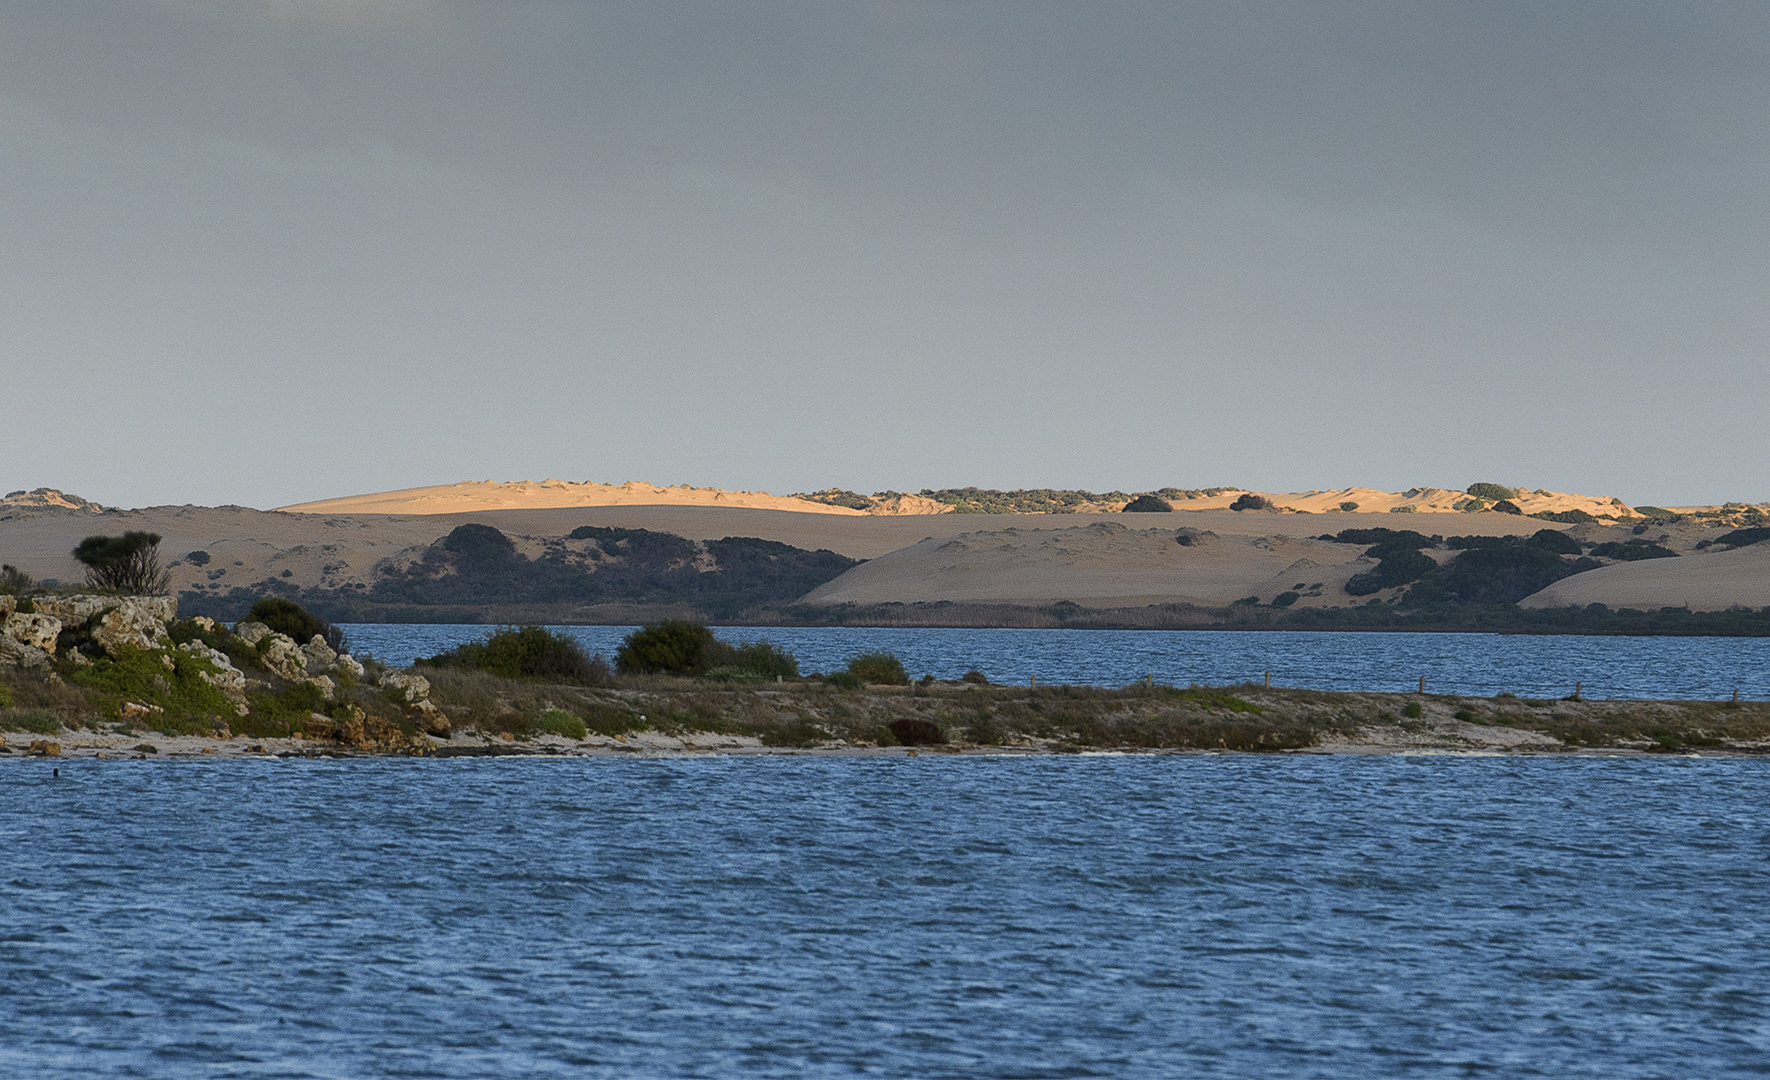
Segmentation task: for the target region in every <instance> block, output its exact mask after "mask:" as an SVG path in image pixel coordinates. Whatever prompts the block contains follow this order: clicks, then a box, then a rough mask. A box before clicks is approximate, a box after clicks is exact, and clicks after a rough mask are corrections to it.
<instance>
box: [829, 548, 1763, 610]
mask: <svg viewBox="0 0 1770 1080" xmlns="http://www.w3.org/2000/svg"><path fill="white" fill-rule="evenodd" d="M838 580H840V579H838ZM832 584H833V583H832ZM1519 604H1520V606H1523V607H1567V606H1569V605H1579V606H1582V607H1583V606H1584V605H1586V604H1607V605H1609V606H1610V607H1613V608H1625V607H1627V608H1639V609H1640V610H1642V611H1654V610H1657V609H1659V608H1662V607H1688V608H1690V609H1691V610H1693V611H1723V610H1725V609H1727V608H1730V607H1733V606H1735V605H1743V606H1745V607H1751V608H1761V607H1766V606H1770V544H1756V545H1753V546H1751V547H1745V548H1739V549H1736V550H1732V551H1713V550H1710V551H1698V552H1692V553H1689V554H1685V555H1681V556H1680V557H1679V558H1676V559H1648V560H1644V561H1642V562H1632V563H1617V564H1616V565H1614V566H1606V567H1604V568H1603V569H1601V570H1590V571H1587V572H1586V573H1583V574H1575V575H1574V576H1573V577H1570V578H1563V579H1562V580H1560V581H1557V582H1556V583H1555V584H1553V585H1551V586H1549V587H1548V588H1546V589H1544V590H1543V591H1542V592H1539V593H1536V594H1534V595H1532V596H1527V597H1525V598H1524V599H1523V600H1521V601H1519Z"/></svg>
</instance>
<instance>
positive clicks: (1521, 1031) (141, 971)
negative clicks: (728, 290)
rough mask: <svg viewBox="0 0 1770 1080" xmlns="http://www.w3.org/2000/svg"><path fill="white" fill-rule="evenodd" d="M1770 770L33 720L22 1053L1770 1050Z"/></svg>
mask: <svg viewBox="0 0 1770 1080" xmlns="http://www.w3.org/2000/svg"><path fill="white" fill-rule="evenodd" d="M54 767H59V768H60V770H61V775H60V776H59V777H54V776H52V775H51V769H52V768H54ZM1767 770H1770V764H1767V763H1765V762H1762V761H1758V760H1750V759H1737V758H1734V759H1715V758H1708V759H1681V758H1663V757H1661V758H1655V759H1651V760H1639V759H1637V760H1625V759H1577V760H1569V759H1552V758H1522V759H1520V758H1504V757H1499V758H1450V757H1382V758H1360V757H1334V758H1323V757H1308V756H1302V757H1293V756H1286V757H1236V756H1216V755H1184V756H1166V757H1122V756H1069V757H1048V758H1035V759H1016V758H960V759H955V758H943V757H938V756H924V757H921V758H915V759H910V758H895V759H879V758H871V759H866V758H805V757H770V758H692V759H638V760H630V759H508V758H506V759H489V760H488V759H473V760H462V759H455V760H447V761H434V760H421V759H420V760H405V759H398V760H389V759H368V760H360V759H359V760H340V761H325V760H300V761H295V760H291V761H276V760H253V761H230V762H225V763H216V762H137V761H98V760H78V761H74V760H68V761H62V762H60V763H52V762H48V761H41V760H33V761H21V760H16V759H14V760H11V761H7V762H4V763H3V764H0V845H3V846H4V850H5V851H6V853H7V855H6V866H5V868H4V870H3V871H0V1075H4V1076H21V1077H26V1076H28V1077H61V1076H93V1077H125V1076H129V1077H135V1076H140V1077H164V1076H178V1077H371V1076H413V1077H418V1076H424V1077H464V1078H465V1077H488V1076H498V1077H542V1076H547V1077H551V1076H583V1077H801V1076H810V1077H847V1076H888V1077H904V1076H916V1077H965V1078H978V1077H1084V1076H1113V1077H1164V1078H1165V1077H1178V1076H1200V1077H1254V1076H1293V1077H1369V1076H1387V1077H1466V1076H1481V1075H1495V1076H1508V1077H1512V1076H1544V1077H1558V1078H1565V1077H1605V1078H1615V1077H1656V1076H1666V1077H1691V1076H1703V1077H1732V1076H1762V1075H1763V1074H1764V1073H1765V1072H1766V1071H1770V948H1767V947H1766V945H1765V943H1764V938H1763V916H1762V905H1763V899H1764V897H1765V896H1766V895H1770V821H1767V820H1766V818H1767V811H1766V809H1765V807H1766V805H1770V798H1767V797H1766V796H1767V795H1770V785H1767V781H1770V773H1767Z"/></svg>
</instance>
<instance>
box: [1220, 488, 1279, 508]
mask: <svg viewBox="0 0 1770 1080" xmlns="http://www.w3.org/2000/svg"><path fill="white" fill-rule="evenodd" d="M1229 508H1230V509H1231V510H1237V511H1240V510H1270V509H1272V500H1271V499H1268V498H1266V497H1265V496H1263V495H1255V494H1254V493H1252V492H1247V493H1245V494H1243V495H1242V496H1240V497H1239V498H1237V499H1236V500H1235V501H1234V502H1232V503H1230V504H1229Z"/></svg>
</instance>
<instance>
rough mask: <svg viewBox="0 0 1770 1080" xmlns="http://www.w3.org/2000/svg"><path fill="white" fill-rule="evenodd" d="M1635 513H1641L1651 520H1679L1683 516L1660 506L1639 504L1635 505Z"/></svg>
mask: <svg viewBox="0 0 1770 1080" xmlns="http://www.w3.org/2000/svg"><path fill="white" fill-rule="evenodd" d="M1635 513H1637V514H1640V515H1641V516H1642V517H1644V518H1646V519H1648V520H1649V521H1677V520H1678V518H1679V517H1680V516H1681V515H1679V514H1674V513H1672V512H1671V511H1670V510H1667V509H1665V508H1663V507H1659V506H1637V507H1635Z"/></svg>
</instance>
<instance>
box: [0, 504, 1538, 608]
mask: <svg viewBox="0 0 1770 1080" xmlns="http://www.w3.org/2000/svg"><path fill="white" fill-rule="evenodd" d="M1437 520H1438V521H1440V522H1442V526H1443V528H1442V531H1445V532H1447V533H1448V532H1453V531H1454V532H1456V533H1481V534H1495V535H1497V534H1506V533H1530V532H1534V531H1536V530H1537V529H1539V528H1541V527H1543V524H1544V523H1543V522H1541V521H1536V520H1533V519H1531V518H1520V517H1514V516H1511V515H1507V514H1491V513H1484V514H1459V515H1457V516H1456V517H1455V518H1454V519H1437ZM468 522H476V523H479V524H484V525H491V526H493V527H495V528H498V529H500V530H502V531H504V532H505V533H507V534H509V535H512V536H515V537H519V538H521V537H545V536H563V535H564V534H566V533H568V532H570V531H571V530H572V529H574V528H576V527H578V526H580V525H602V526H614V527H618V528H627V529H651V530H654V531H658V532H670V533H676V534H677V535H680V536H686V537H688V538H690V539H693V540H717V539H720V538H722V537H727V536H755V537H760V538H762V539H764V540H776V541H779V542H781V543H784V544H791V545H793V546H794V547H800V548H806V549H810V550H817V549H820V548H826V549H828V550H831V551H836V552H839V553H841V554H843V555H847V556H848V557H850V558H855V559H874V558H878V557H879V556H882V555H886V554H889V553H890V552H893V551H896V550H898V549H900V548H906V547H909V546H911V545H913V544H916V543H917V542H919V541H921V540H923V539H925V538H928V537H939V538H950V537H953V536H957V535H959V534H961V533H966V532H975V531H977V530H978V528H979V526H995V527H997V528H1002V527H1013V528H1016V529H1019V530H1021V531H1022V532H1038V531H1042V530H1072V529H1075V528H1078V527H1084V526H1087V525H1090V524H1094V523H1110V524H1115V525H1123V526H1127V527H1128V528H1129V529H1131V530H1138V529H1148V528H1161V529H1166V530H1167V531H1168V532H1169V533H1170V534H1171V533H1172V532H1173V531H1174V530H1175V529H1177V528H1180V527H1181V526H1183V525H1184V526H1190V527H1194V528H1198V529H1203V530H1207V531H1211V532H1216V533H1218V534H1219V535H1221V536H1224V537H1231V536H1241V537H1245V538H1248V539H1252V538H1255V537H1260V536H1274V537H1293V538H1296V537H1305V536H1313V535H1315V534H1317V533H1321V532H1328V531H1338V530H1340V529H1347V528H1369V527H1372V526H1385V527H1389V528H1397V527H1402V526H1405V525H1407V524H1409V523H1410V521H1409V519H1408V518H1406V517H1403V516H1398V515H1392V514H1363V513H1359V514H1340V513H1335V514H1323V515H1314V514H1279V513H1236V512H1232V511H1228V510H1205V511H1198V512H1195V513H1187V514H1180V513H1175V514H1001V515H997V514H991V515H977V514H939V515H922V516H915V515H911V516H885V515H868V514H824V513H799V512H790V511H783V510H763V509H751V508H741V507H719V506H651V505H647V506H602V507H583V508H554V509H536V510H491V511H484V512H480V513H467V514H410V515H387V514H294V513H283V512H280V511H264V510H251V509H247V508H245V507H237V506H234V507H202V506H161V507H151V508H148V509H144V510H107V511H105V512H104V513H103V514H92V513H88V512H86V511H84V510H80V509H70V508H32V509H23V508H21V509H14V510H12V511H9V512H7V513H4V514H0V561H4V562H9V563H13V564H15V565H17V566H19V567H21V568H22V569H24V570H25V571H26V572H27V573H30V574H32V575H34V576H36V577H39V578H58V579H60V580H63V581H77V580H79V579H80V578H81V576H82V573H83V571H82V568H81V567H80V565H79V564H78V563H76V562H75V561H74V560H73V558H72V557H71V556H70V555H69V552H70V551H71V550H72V549H73V547H74V545H75V544H77V543H79V542H80V540H81V539H82V538H83V537H86V536H89V535H92V534H94V533H104V534H109V535H116V534H119V533H122V532H125V531H128V530H130V529H144V530H147V531H150V532H157V533H160V534H161V535H162V536H163V537H165V539H164V541H163V542H162V543H161V545H160V550H161V553H162V554H163V555H164V556H165V557H166V559H168V560H169V561H170V560H174V559H176V560H179V561H180V563H181V565H179V566H176V567H174V568H173V569H172V584H173V588H174V590H175V591H184V590H186V589H201V590H203V591H208V592H225V591H226V590H227V589H229V588H231V587H233V586H235V585H249V584H251V583H253V582H257V581H262V580H263V579H265V578H267V577H276V578H280V579H283V580H286V581H288V582H289V584H291V585H298V586H303V587H311V586H319V585H324V586H328V587H339V586H344V585H351V584H354V583H357V582H364V583H367V582H371V581H373V580H374V571H375V567H376V565H377V564H378V563H379V562H381V560H383V559H388V558H394V557H397V556H400V555H401V554H402V552H407V551H408V549H410V548H413V547H418V546H423V545H427V544H431V543H433V542H435V541H436V540H438V539H440V538H441V537H443V536H445V535H447V534H448V532H449V531H450V530H451V529H453V528H455V527H456V526H457V525H462V524H466V523H468ZM1411 523H1412V524H1415V525H1419V524H1423V522H1421V521H1419V520H1414V521H1412V522H1411ZM1450 526H1454V529H1452V528H1450ZM1432 531H1440V530H1432ZM1346 550H1350V549H1346ZM192 551H202V552H204V553H205V554H207V555H208V556H209V562H207V563H206V564H203V565H196V563H195V562H194V561H192V560H189V559H188V558H186V556H187V555H188V553H190V552H192ZM285 572H286V573H285ZM1263 580H1264V578H1263V576H1256V577H1250V578H1248V579H1247V581H1248V583H1249V584H1250V585H1252V584H1257V583H1259V582H1260V581H1263ZM1309 580H1310V581H1314V580H1316V579H1315V578H1310V579H1309ZM1286 584H1287V585H1289V584H1292V583H1291V582H1287V583H1286ZM1246 595H1248V592H1247V591H1244V592H1241V593H1238V594H1237V596H1236V597H1232V598H1231V599H1236V598H1239V597H1240V596H1246Z"/></svg>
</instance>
